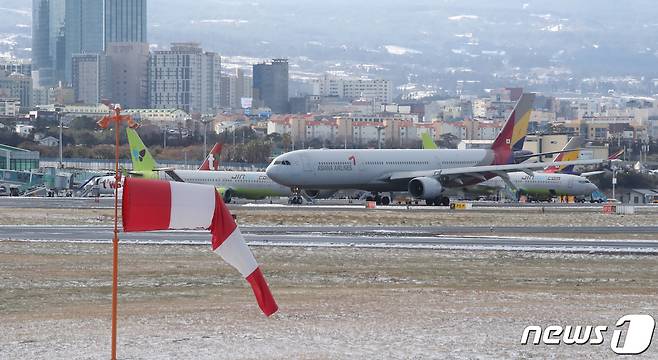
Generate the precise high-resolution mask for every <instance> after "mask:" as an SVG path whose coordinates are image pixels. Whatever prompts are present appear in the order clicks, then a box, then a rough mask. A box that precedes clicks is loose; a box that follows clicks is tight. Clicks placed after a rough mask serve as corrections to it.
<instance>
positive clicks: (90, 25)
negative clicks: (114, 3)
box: [64, 0, 103, 84]
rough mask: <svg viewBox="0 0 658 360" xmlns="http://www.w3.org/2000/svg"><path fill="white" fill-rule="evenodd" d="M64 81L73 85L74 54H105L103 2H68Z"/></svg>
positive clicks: (89, 0)
mask: <svg viewBox="0 0 658 360" xmlns="http://www.w3.org/2000/svg"><path fill="white" fill-rule="evenodd" d="M65 8H66V9H65V14H66V15H65V18H64V44H65V45H64V79H65V81H66V83H67V84H71V83H72V81H73V77H72V69H73V66H72V59H73V55H74V54H100V53H102V52H103V0H66V6H65Z"/></svg>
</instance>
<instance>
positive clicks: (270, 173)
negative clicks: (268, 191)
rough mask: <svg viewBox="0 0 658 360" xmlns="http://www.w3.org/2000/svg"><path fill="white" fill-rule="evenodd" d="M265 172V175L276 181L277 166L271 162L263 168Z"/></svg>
mask: <svg viewBox="0 0 658 360" xmlns="http://www.w3.org/2000/svg"><path fill="white" fill-rule="evenodd" d="M265 174H267V176H268V177H269V178H270V179H272V180H274V181H277V179H278V176H277V175H278V171H277V167H276V166H274V165H272V164H270V165H268V166H267V168H266V169H265Z"/></svg>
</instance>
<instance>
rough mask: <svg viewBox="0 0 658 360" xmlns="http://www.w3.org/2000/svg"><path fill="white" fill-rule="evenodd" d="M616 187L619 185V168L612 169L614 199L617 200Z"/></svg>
mask: <svg viewBox="0 0 658 360" xmlns="http://www.w3.org/2000/svg"><path fill="white" fill-rule="evenodd" d="M615 185H617V167H616V166H615V167H613V168H612V198H613V199H616V197H615Z"/></svg>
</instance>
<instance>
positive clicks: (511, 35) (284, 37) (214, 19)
mask: <svg viewBox="0 0 658 360" xmlns="http://www.w3.org/2000/svg"><path fill="white" fill-rule="evenodd" d="M5 3H6V4H7V5H4V4H5ZM148 4H149V5H148V6H149V9H148V11H149V28H148V31H149V34H148V36H149V41H150V42H151V43H153V44H154V45H156V46H158V47H167V46H168V45H169V43H170V42H173V41H197V42H200V43H201V44H202V46H203V47H204V48H205V49H208V50H212V51H217V52H219V53H221V54H222V55H226V56H230V57H228V58H227V59H226V60H227V62H229V63H230V62H234V63H236V64H240V63H242V64H245V63H249V62H253V61H256V59H259V58H263V59H264V58H271V57H288V58H290V59H291V64H292V67H291V72H292V73H293V74H294V75H295V76H296V77H299V78H303V77H304V76H307V75H312V74H314V73H320V72H323V71H325V70H337V71H343V72H346V73H354V74H363V73H370V74H376V75H378V76H383V77H386V78H390V79H392V80H394V81H395V83H396V84H403V83H421V84H425V85H428V86H432V87H433V88H435V89H437V90H440V89H446V90H453V89H454V88H455V87H456V86H463V87H465V88H468V87H469V86H472V87H473V88H484V87H492V86H500V85H524V84H525V85H529V86H539V87H546V88H548V89H550V88H551V87H569V86H573V85H574V84H573V83H574V81H576V80H577V81H580V80H582V79H585V78H597V79H599V80H600V79H603V78H605V77H619V76H626V75H631V76H637V77H639V76H645V77H646V78H648V79H650V78H653V77H656V78H658V66H656V65H657V64H658V31H656V30H658V7H656V6H655V2H654V1H651V0H630V1H626V2H620V1H615V0H601V1H594V0H590V1H573V0H552V1H547V0H506V1H493V2H492V1H489V0H415V1H413V2H406V1H401V0H398V1H392V0H377V1H375V0H361V1H347V0H331V1H302V0H252V1H240V0H226V1H221V0H219V1H218V0H197V1H194V2H193V3H192V4H190V5H184V2H182V1H180V0H149V3H148ZM24 7H25V0H23V1H17V0H5V1H3V5H2V7H0V34H2V35H1V36H0V38H6V36H7V34H10V35H12V36H13V35H17V34H18V36H19V37H20V36H25V34H26V31H25V28H20V27H17V26H18V25H19V24H29V17H28V18H27V19H26V17H25V16H23V15H20V14H19V13H16V11H23V10H24ZM8 9H12V10H8ZM27 34H28V35H29V29H28V31H27ZM0 46H4V45H2V44H0ZM21 47H29V43H28V44H27V45H26V44H25V43H24V42H22V40H20V39H19V44H17V46H15V47H14V48H16V49H18V50H16V51H18V52H20V49H19V48H21ZM0 51H7V50H6V47H4V48H3V47H0ZM238 55H239V56H243V58H236V57H235V56H238ZM574 79H576V80H574ZM577 81H576V82H577ZM602 81H603V80H602ZM458 84H459V85H458ZM469 84H473V85H469ZM533 84H534V85H533ZM647 91H649V90H647Z"/></svg>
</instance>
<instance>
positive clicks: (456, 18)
mask: <svg viewBox="0 0 658 360" xmlns="http://www.w3.org/2000/svg"><path fill="white" fill-rule="evenodd" d="M479 18H480V17H479V16H477V15H455V16H450V17H448V20H450V21H461V20H478V19H479Z"/></svg>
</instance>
